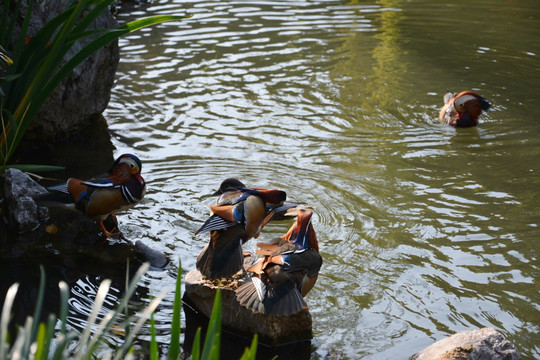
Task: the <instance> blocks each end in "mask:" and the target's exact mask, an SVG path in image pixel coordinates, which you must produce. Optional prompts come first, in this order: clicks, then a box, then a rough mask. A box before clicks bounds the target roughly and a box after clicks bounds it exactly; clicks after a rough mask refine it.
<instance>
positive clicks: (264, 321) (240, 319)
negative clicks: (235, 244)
mask: <svg viewBox="0 0 540 360" xmlns="http://www.w3.org/2000/svg"><path fill="white" fill-rule="evenodd" d="M244 276H246V275H243V274H240V273H239V275H238V276H233V277H232V278H230V279H225V280H226V281H225V282H221V283H219V282H213V281H209V280H206V279H203V276H202V274H201V273H200V272H199V271H198V270H192V271H190V272H189V273H188V274H187V275H186V277H185V280H184V283H185V295H184V296H185V297H187V298H189V300H190V302H191V304H192V305H193V306H195V307H196V308H197V309H196V310H199V311H200V312H201V313H202V314H204V315H205V316H206V317H208V318H209V317H210V315H211V313H212V307H213V305H214V298H215V294H216V289H217V287H218V286H219V287H220V288H221V299H222V320H221V321H222V327H223V329H224V330H227V331H230V332H234V333H237V334H239V335H241V336H246V337H249V338H251V337H252V336H253V334H258V335H259V342H260V343H264V344H267V345H270V346H277V345H281V344H286V343H291V342H300V341H305V340H311V339H312V338H313V335H312V320H311V314H310V313H309V310H302V311H301V312H299V313H298V314H295V315H292V316H270V315H265V314H257V313H252V312H251V311H250V310H248V309H246V308H245V307H243V306H241V305H240V304H239V303H238V301H237V300H236V294H235V290H236V289H237V288H238V286H239V284H240V283H241V280H242V279H243V278H244Z"/></svg>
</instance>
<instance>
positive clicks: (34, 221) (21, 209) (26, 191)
mask: <svg viewBox="0 0 540 360" xmlns="http://www.w3.org/2000/svg"><path fill="white" fill-rule="evenodd" d="M4 177H5V181H4V200H5V201H6V202H7V205H8V208H9V214H10V220H11V221H12V222H13V223H14V225H15V226H17V228H18V230H19V232H21V233H24V232H28V231H32V230H34V229H36V228H37V227H38V226H39V225H40V218H42V217H43V216H44V214H43V213H41V212H40V209H39V207H38V205H37V204H36V202H35V200H34V199H35V198H36V197H38V196H40V195H44V194H46V193H47V190H46V189H45V188H44V187H43V186H41V185H39V184H38V183H36V182H35V181H34V180H33V179H32V178H31V177H30V176H28V175H27V174H25V173H24V172H22V171H20V170H17V169H7V170H6V172H5V175H4Z"/></svg>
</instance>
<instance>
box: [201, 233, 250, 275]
mask: <svg viewBox="0 0 540 360" xmlns="http://www.w3.org/2000/svg"><path fill="white" fill-rule="evenodd" d="M220 235H222V234H221V232H219V231H213V232H211V233H210V241H209V242H208V244H207V245H206V246H205V247H204V248H203V250H202V251H201V253H200V254H199V256H198V257H197V264H196V265H197V270H199V271H200V272H201V274H203V275H204V276H206V277H207V278H209V279H218V278H222V277H227V276H232V275H234V274H236V273H237V272H238V271H240V270H241V269H242V266H243V262H244V256H243V253H242V246H241V239H240V238H232V239H229V238H227V239H226V240H227V241H224V237H223V236H220Z"/></svg>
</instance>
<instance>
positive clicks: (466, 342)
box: [409, 328, 521, 360]
mask: <svg viewBox="0 0 540 360" xmlns="http://www.w3.org/2000/svg"><path fill="white" fill-rule="evenodd" d="M465 359H466V360H519V359H521V355H520V354H519V351H518V350H517V349H516V347H515V346H514V344H512V343H511V342H510V341H508V340H506V339H505V338H504V336H503V335H502V334H501V333H499V332H497V331H496V330H495V329H493V328H482V329H478V330H472V331H463V332H460V333H457V334H454V335H452V336H450V337H447V338H445V339H442V340H440V341H437V342H436V343H434V344H432V345H430V346H428V347H427V348H425V349H424V350H422V351H420V352H418V353H416V354H414V355H413V356H411V357H410V358H409V360H465Z"/></svg>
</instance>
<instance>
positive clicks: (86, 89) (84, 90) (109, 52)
mask: <svg viewBox="0 0 540 360" xmlns="http://www.w3.org/2000/svg"><path fill="white" fill-rule="evenodd" d="M4 1H6V0H0V4H2V3H3V2H4ZM68 2H69V0H58V1H35V2H34V5H33V9H32V17H31V20H30V24H29V30H28V36H32V35H34V34H36V33H37V32H38V31H39V29H41V28H42V26H43V25H44V24H45V23H47V22H48V21H49V20H50V19H52V18H53V17H55V16H56V15H58V14H59V13H60V12H61V11H62V10H63V9H65V6H66V4H67V3H68ZM27 7H28V1H27V0H23V1H22V6H21V11H22V14H24V13H25V12H26V9H27ZM1 9H2V6H0V12H1ZM22 19H23V17H22V16H18V18H17V24H18V27H20V25H21V23H22ZM115 27H117V22H116V19H115V18H114V17H113V15H112V14H111V13H110V11H105V12H104V13H103V14H101V16H100V17H98V19H97V20H96V21H95V22H94V23H93V24H91V25H90V29H96V28H115ZM17 35H18V34H15V36H17ZM89 42H90V40H83V41H77V42H76V43H75V44H74V45H73V47H72V48H71V50H69V51H68V53H67V55H66V58H65V59H64V62H65V61H66V60H67V59H69V58H71V57H72V56H73V55H74V54H75V53H77V52H78V51H79V50H80V49H82V48H83V47H84V46H85V45H87V44H88V43H89ZM119 58H120V56H119V49H118V42H117V41H114V42H112V43H111V44H109V45H107V46H105V47H104V48H102V49H100V50H98V51H97V52H95V53H94V54H93V55H92V56H91V57H90V58H88V59H87V60H86V61H84V62H83V63H82V64H80V65H79V66H78V67H77V68H75V70H74V71H73V72H72V73H71V74H70V75H69V76H68V77H67V78H66V79H64V81H62V83H61V84H60V85H59V86H58V87H57V88H56V89H55V90H54V91H53V93H52V94H51V96H50V98H49V99H48V100H47V101H46V102H45V104H44V105H43V106H42V108H41V110H40V112H39V113H38V115H37V117H36V118H35V119H34V121H33V123H32V124H31V126H30V128H29V129H28V131H27V133H26V138H27V139H30V140H35V141H40V142H43V143H47V142H48V141H51V140H56V139H60V138H66V137H67V135H68V134H69V133H70V132H73V131H75V130H78V129H79V128H81V127H83V126H84V125H86V124H87V123H88V119H89V118H91V117H94V116H96V115H99V114H101V113H102V112H103V110H105V108H106V106H107V104H108V103H109V100H110V95H111V89H112V86H113V83H114V76H115V73H116V68H117V65H118V61H119Z"/></svg>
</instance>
